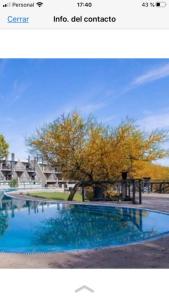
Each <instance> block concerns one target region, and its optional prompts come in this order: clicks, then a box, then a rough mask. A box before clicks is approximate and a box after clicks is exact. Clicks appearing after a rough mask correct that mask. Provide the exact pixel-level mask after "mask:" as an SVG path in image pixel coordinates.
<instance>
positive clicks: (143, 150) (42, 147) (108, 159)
mask: <svg viewBox="0 0 169 300" xmlns="http://www.w3.org/2000/svg"><path fill="white" fill-rule="evenodd" d="M166 139H167V133H166V132H164V131H158V130H156V131H153V132H152V133H150V134H146V133H145V132H144V131H142V130H141V129H140V128H138V127H137V126H136V124H135V123H134V122H133V121H131V120H126V121H125V122H123V123H121V124H120V125H119V126H118V127H116V128H111V127H107V126H105V125H104V124H99V123H97V122H96V121H95V120H94V119H93V118H92V117H88V118H87V119H84V118H82V117H81V116H80V115H79V114H78V113H76V112H75V113H72V114H68V115H67V116H64V115H62V116H61V117H60V118H58V119H56V120H55V121H54V122H52V123H50V124H48V125H47V126H46V127H45V128H41V129H40V130H37V131H36V132H35V135H34V136H33V137H32V138H30V139H29V141H28V144H29V146H31V148H32V149H33V150H35V151H38V152H40V153H41V154H42V155H43V157H44V158H45V159H46V160H47V161H48V162H49V163H50V164H51V165H52V166H53V167H59V168H60V170H61V172H62V175H63V177H64V178H65V179H72V180H78V181H79V180H90V181H95V180H116V179H119V178H120V177H121V172H122V171H128V172H129V175H130V177H135V176H137V174H139V170H140V169H141V168H142V166H143V165H145V163H149V166H151V163H152V161H154V160H156V159H160V158H163V157H166V156H167V155H168V152H167V151H165V150H164V149H163V147H162V145H163V142H165V141H166Z"/></svg>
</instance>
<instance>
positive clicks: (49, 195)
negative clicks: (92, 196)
mask: <svg viewBox="0 0 169 300" xmlns="http://www.w3.org/2000/svg"><path fill="white" fill-rule="evenodd" d="M27 195H28V196H33V197H40V198H44V199H49V200H67V198H68V195H69V193H66V192H64V193H61V192H31V193H27ZM74 200H75V201H79V202H81V201H82V196H81V194H80V193H76V194H75V196H74Z"/></svg>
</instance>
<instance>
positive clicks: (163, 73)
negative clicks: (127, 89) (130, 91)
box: [131, 64, 169, 87]
mask: <svg viewBox="0 0 169 300" xmlns="http://www.w3.org/2000/svg"><path fill="white" fill-rule="evenodd" d="M168 76H169V64H165V65H163V66H160V67H158V68H154V69H151V70H149V71H147V72H146V73H144V74H142V75H140V76H138V77H136V78H135V79H134V80H133V81H132V82H131V86H133V87H135V86H139V85H143V84H146V83H149V82H152V81H156V80H159V79H161V78H165V77H168Z"/></svg>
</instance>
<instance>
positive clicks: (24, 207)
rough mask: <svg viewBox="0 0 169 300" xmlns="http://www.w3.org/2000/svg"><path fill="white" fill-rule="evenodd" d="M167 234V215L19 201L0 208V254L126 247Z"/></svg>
mask: <svg viewBox="0 0 169 300" xmlns="http://www.w3.org/2000/svg"><path fill="white" fill-rule="evenodd" d="M164 233H169V215H167V214H161V213H156V212H151V211H146V210H138V209H129V208H113V207H104V206H89V205H71V204H70V205H66V204H52V203H51V204H49V203H38V202H30V201H21V200H4V201H1V203H0V251H4V252H18V253H24V252H31V253H33V252H52V251H56V252H60V251H69V250H80V249H92V248H99V247H107V246H117V245H125V244H130V243H136V242H140V241H143V240H146V239H151V238H156V237H159V236H160V235H161V234H164Z"/></svg>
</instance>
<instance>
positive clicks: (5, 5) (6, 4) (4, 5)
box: [2, 3, 10, 7]
mask: <svg viewBox="0 0 169 300" xmlns="http://www.w3.org/2000/svg"><path fill="white" fill-rule="evenodd" d="M9 6H10V3H5V4H3V5H2V7H9Z"/></svg>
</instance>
